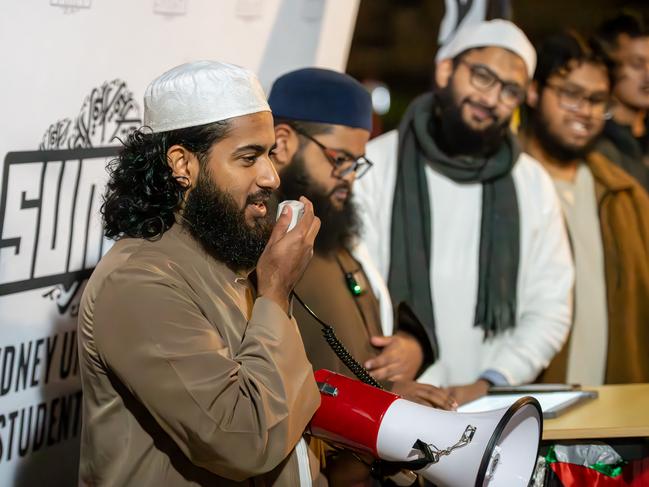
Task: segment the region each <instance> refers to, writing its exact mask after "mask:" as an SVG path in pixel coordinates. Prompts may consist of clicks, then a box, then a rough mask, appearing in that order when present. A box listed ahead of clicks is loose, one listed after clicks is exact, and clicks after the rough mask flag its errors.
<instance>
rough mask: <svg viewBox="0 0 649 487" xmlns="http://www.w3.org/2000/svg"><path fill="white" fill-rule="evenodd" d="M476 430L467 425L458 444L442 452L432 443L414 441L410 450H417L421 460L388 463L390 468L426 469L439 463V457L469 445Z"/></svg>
mask: <svg viewBox="0 0 649 487" xmlns="http://www.w3.org/2000/svg"><path fill="white" fill-rule="evenodd" d="M476 429H477V428H476V427H475V426H471V425H470V424H468V425H467V426H466V429H465V430H464V433H462V436H461V437H460V439H459V440H458V442H457V443H455V445H452V446H449V447H447V448H444V449H442V450H440V449H439V448H437V447H436V446H435V445H434V444H432V443H431V444H428V443H426V442H425V441H423V440H420V439H418V440H417V441H415V443H414V445H412V448H413V449H414V450H419V452H420V453H421V454H422V455H423V457H422V458H417V459H415V460H410V461H407V462H388V463H389V464H390V467H392V468H397V469H399V470H415V471H416V470H421V469H422V468H426V467H427V466H428V465H431V464H433V463H437V462H439V460H440V458H441V457H443V456H447V455H450V454H451V453H452V452H453V451H454V450H457V449H459V448H463V447H465V446H467V445H468V444H469V443H471V440H473V436H474V435H475V432H476Z"/></svg>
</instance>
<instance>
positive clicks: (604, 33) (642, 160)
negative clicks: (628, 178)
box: [596, 14, 649, 191]
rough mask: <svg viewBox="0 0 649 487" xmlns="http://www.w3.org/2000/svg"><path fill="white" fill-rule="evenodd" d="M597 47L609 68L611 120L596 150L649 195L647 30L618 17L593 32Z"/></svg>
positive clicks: (633, 19)
mask: <svg viewBox="0 0 649 487" xmlns="http://www.w3.org/2000/svg"><path fill="white" fill-rule="evenodd" d="M596 38H597V42H598V44H599V47H600V48H601V49H602V50H603V52H604V53H605V54H606V55H607V57H608V58H609V59H610V63H611V65H612V69H611V75H612V81H613V83H612V85H611V94H612V97H611V102H612V103H611V119H610V120H608V121H607V122H606V124H605V125H604V132H603V134H602V137H600V140H599V142H598V150H599V151H600V152H602V153H603V154H604V155H606V156H607V157H608V158H609V159H610V160H611V161H613V162H614V163H616V164H618V165H619V166H620V167H622V168H623V169H624V170H625V171H627V172H628V173H629V174H631V175H632V176H633V177H635V178H636V179H637V180H638V182H640V184H642V185H643V186H644V188H645V189H646V190H647V191H649V120H648V118H647V110H649V29H647V28H646V26H645V25H643V23H642V21H641V19H639V18H637V17H635V16H633V15H630V14H622V15H619V16H618V17H615V18H613V19H610V20H607V21H606V22H604V23H603V24H602V25H601V26H600V28H599V29H598V32H597V37H596Z"/></svg>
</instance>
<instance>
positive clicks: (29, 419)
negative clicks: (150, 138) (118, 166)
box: [0, 0, 360, 486]
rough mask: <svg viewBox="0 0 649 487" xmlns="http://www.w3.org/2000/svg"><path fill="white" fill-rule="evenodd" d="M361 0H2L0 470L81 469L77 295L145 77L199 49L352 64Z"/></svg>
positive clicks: (31, 474)
mask: <svg viewBox="0 0 649 487" xmlns="http://www.w3.org/2000/svg"><path fill="white" fill-rule="evenodd" d="M359 1H360V0H263V1H262V0H135V1H134V0H4V1H3V5H2V15H0V59H2V65H3V69H2V72H3V75H2V77H1V78H0V96H1V98H0V101H1V106H2V110H3V117H2V120H1V121H0V330H1V332H0V485H3V486H4V485H17V486H36V485H39V486H40V485H48V486H68V485H76V484H77V466H78V457H79V435H80V431H81V390H80V385H79V377H78V373H79V371H78V361H77V347H76V317H77V312H78V306H79V300H80V297H81V292H82V291H83V286H84V284H85V280H86V279H87V278H88V276H89V275H90V273H91V272H92V269H93V267H94V265H95V264H96V263H97V261H98V260H99V258H100V256H101V255H102V254H103V253H105V252H106V251H107V250H108V248H109V247H110V245H111V242H110V241H108V240H106V239H105V238H104V237H103V234H102V228H101V219H100V216H99V207H100V206H101V201H102V200H101V196H102V193H103V188H104V184H105V181H106V170H105V166H106V162H107V161H108V160H110V159H111V158H112V157H114V156H115V154H116V153H117V150H118V144H119V141H118V140H117V139H118V138H124V137H125V136H126V135H127V134H128V133H129V131H131V130H133V129H134V128H137V127H139V126H140V125H141V120H142V108H141V107H142V104H141V100H142V97H143V94H144V89H145V88H146V85H147V84H148V82H149V81H151V80H152V79H153V78H154V77H155V76H157V75H158V74H160V73H162V72H163V71H166V70H167V69H169V68H171V67H173V66H175V65H177V64H181V63H183V62H187V61H191V60H197V59H216V60H220V61H226V62H231V63H235V64H239V65H242V66H245V67H248V68H251V69H253V70H255V71H257V73H258V74H259V76H260V79H261V81H262V84H263V85H264V87H265V88H266V89H268V88H269V86H270V84H271V83H272V81H273V80H274V79H275V78H276V77H277V76H278V75H280V74H283V73H284V72H286V71H289V70H292V69H295V68H298V67H302V66H322V67H328V68H332V69H337V70H344V68H345V65H346V62H347V55H348V51H349V46H350V42H351V37H352V32H353V29H354V25H355V21H356V14H357V10H358V4H359ZM125 346H128V345H127V344H125Z"/></svg>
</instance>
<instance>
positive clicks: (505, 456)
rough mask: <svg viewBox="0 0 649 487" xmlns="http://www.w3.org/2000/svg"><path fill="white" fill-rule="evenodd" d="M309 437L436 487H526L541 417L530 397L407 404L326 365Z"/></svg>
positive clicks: (320, 372)
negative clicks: (471, 403) (477, 406)
mask: <svg viewBox="0 0 649 487" xmlns="http://www.w3.org/2000/svg"><path fill="white" fill-rule="evenodd" d="M315 377H316V381H317V383H318V387H319V388H320V396H321V404H320V407H319V408H318V410H317V411H316V413H315V415H314V416H313V419H312V420H311V423H310V430H311V434H312V435H313V436H315V437H318V438H323V439H326V440H330V441H332V442H334V443H338V444H341V445H344V446H346V447H348V448H351V449H353V450H356V451H359V452H365V453H369V454H370V455H372V456H374V458H377V459H381V460H385V461H388V462H395V464H396V465H397V466H398V467H399V468H404V469H409V470H413V471H416V472H417V473H419V474H420V475H423V477H424V478H426V479H427V480H429V481H431V482H433V483H434V484H435V485H437V486H439V487H444V486H449V487H451V486H457V487H467V486H471V485H474V486H476V487H477V486H481V487H482V486H489V487H516V486H522V487H526V486H527V485H528V483H529V480H530V478H531V476H532V472H533V470H534V465H535V463H536V458H537V455H538V449H539V443H540V441H541V433H542V431H543V416H542V413H541V406H540V405H539V403H538V401H537V400H536V399H534V398H532V397H525V398H522V399H519V400H518V401H516V402H515V403H514V404H512V405H511V406H510V407H508V408H503V409H498V410H495V411H488V412H483V413H456V412H450V411H442V410H439V409H434V408H432V407H427V406H423V405H421V404H417V403H414V402H412V401H408V400H406V399H403V398H401V397H400V396H398V395H396V394H392V393H390V392H387V391H383V390H381V389H378V388H376V387H372V386H370V385H367V384H364V383H362V382H360V381H358V380H354V379H349V378H348V377H345V376H343V375H340V374H336V373H334V372H331V371H328V370H318V371H316V372H315Z"/></svg>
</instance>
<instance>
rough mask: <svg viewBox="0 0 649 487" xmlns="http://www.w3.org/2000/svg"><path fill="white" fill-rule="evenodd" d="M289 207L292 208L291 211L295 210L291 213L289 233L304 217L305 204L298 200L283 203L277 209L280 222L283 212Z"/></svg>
mask: <svg viewBox="0 0 649 487" xmlns="http://www.w3.org/2000/svg"><path fill="white" fill-rule="evenodd" d="M287 205H288V206H290V207H291V210H293V211H292V213H291V223H289V225H288V230H286V231H287V232H290V231H291V230H293V227H295V225H297V222H299V221H300V218H302V215H304V203H302V202H301V201H296V200H286V201H282V202H281V203H280V204H279V206H278V207H277V220H279V217H280V216H281V215H282V210H283V209H284V207H285V206H287Z"/></svg>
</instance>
